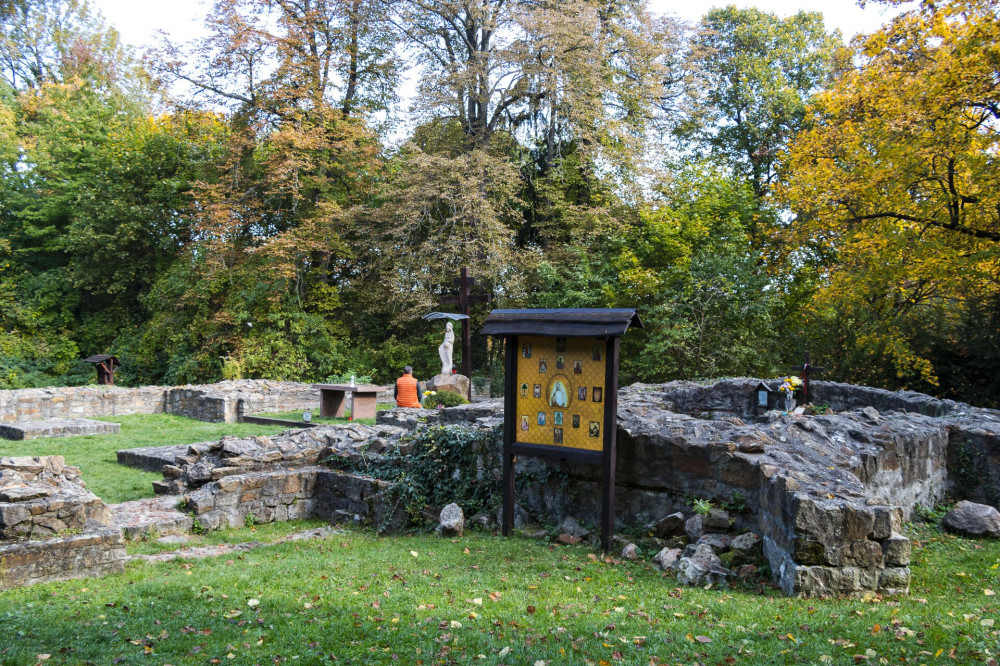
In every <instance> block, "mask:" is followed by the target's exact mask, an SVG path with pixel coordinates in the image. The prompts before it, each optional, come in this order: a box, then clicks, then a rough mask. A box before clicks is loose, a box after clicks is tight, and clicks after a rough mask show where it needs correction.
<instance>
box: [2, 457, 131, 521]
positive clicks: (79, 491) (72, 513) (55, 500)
mask: <svg viewBox="0 0 1000 666" xmlns="http://www.w3.org/2000/svg"><path fill="white" fill-rule="evenodd" d="M110 524H111V511H110V509H108V506H107V505H106V504H105V503H104V502H102V501H101V500H100V498H99V497H97V496H96V495H94V494H93V493H92V492H90V491H89V490H87V489H86V487H85V486H84V484H83V481H81V480H80V470H79V468H77V467H68V466H67V465H66V462H65V460H64V459H63V457H62V456H42V457H37V458H30V457H16V458H0V540H11V539H46V538H50V537H53V536H56V535H59V534H62V533H65V532H67V531H70V530H76V531H80V530H85V529H89V528H91V527H94V526H97V527H107V526H108V525H110Z"/></svg>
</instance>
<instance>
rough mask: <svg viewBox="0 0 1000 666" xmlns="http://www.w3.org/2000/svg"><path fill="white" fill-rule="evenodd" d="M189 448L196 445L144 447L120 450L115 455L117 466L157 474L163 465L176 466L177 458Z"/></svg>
mask: <svg viewBox="0 0 1000 666" xmlns="http://www.w3.org/2000/svg"><path fill="white" fill-rule="evenodd" d="M191 446H197V445H192V444H172V445H170V446H146V447H142V448H138V449H122V450H121V451H118V452H117V453H116V455H117V457H118V464H119V465H125V466H126V467H137V468H139V469H144V470H146V471H147V472H159V471H160V470H161V469H163V466H164V465H175V464H177V457H178V456H182V455H184V454H185V453H187V451H188V448H189V447H191Z"/></svg>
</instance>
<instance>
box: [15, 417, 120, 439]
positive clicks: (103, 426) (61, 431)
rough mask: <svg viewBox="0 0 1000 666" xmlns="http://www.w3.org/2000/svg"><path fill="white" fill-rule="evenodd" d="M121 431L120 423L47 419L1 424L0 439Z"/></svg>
mask: <svg viewBox="0 0 1000 666" xmlns="http://www.w3.org/2000/svg"><path fill="white" fill-rule="evenodd" d="M119 431H121V425H120V424H118V423H108V422H107V421H93V420H91V419H45V420H44V421H21V422H19V423H4V424H0V437H2V438H4V439H17V440H20V439H37V438H39V437H76V436H77V435H117V434H118V433H119Z"/></svg>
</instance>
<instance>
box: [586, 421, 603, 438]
mask: <svg viewBox="0 0 1000 666" xmlns="http://www.w3.org/2000/svg"><path fill="white" fill-rule="evenodd" d="M588 434H589V435H590V436H591V437H600V436H601V424H600V423H599V422H597V421H591V422H590V428H589V430H588Z"/></svg>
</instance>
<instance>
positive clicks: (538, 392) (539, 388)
mask: <svg viewBox="0 0 1000 666" xmlns="http://www.w3.org/2000/svg"><path fill="white" fill-rule="evenodd" d="M531 395H532V396H533V397H535V398H541V397H542V385H541V384H535V390H534V391H532V392H531Z"/></svg>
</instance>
